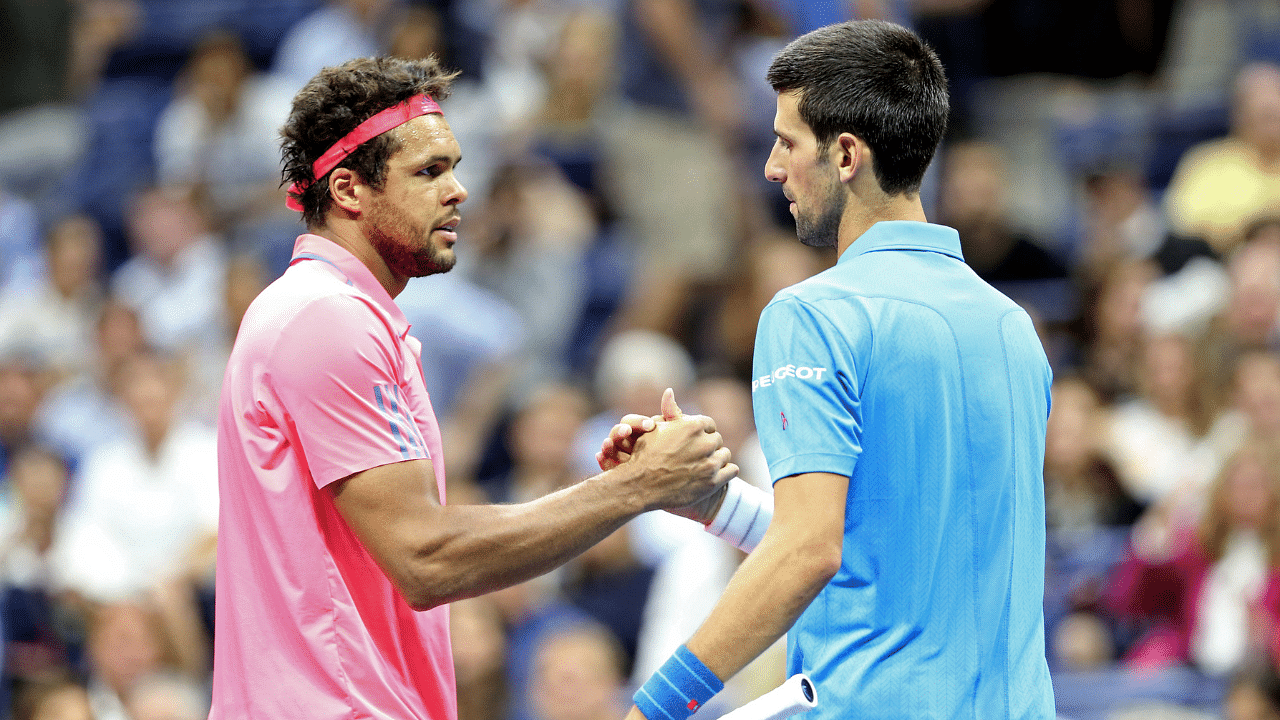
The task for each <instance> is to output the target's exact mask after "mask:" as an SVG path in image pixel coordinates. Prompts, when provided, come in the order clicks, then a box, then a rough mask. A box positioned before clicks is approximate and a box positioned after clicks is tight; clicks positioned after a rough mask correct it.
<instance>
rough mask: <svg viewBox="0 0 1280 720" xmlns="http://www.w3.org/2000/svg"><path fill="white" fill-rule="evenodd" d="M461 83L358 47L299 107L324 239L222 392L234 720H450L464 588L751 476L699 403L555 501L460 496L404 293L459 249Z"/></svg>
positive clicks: (221, 660)
mask: <svg viewBox="0 0 1280 720" xmlns="http://www.w3.org/2000/svg"><path fill="white" fill-rule="evenodd" d="M452 77H453V76H452V75H450V74H448V73H445V72H442V71H441V69H440V68H439V66H438V65H437V64H436V62H435V61H434V60H425V61H413V62H410V61H401V60H393V59H362V60H354V61H351V62H348V63H346V64H344V65H341V66H339V67H334V68H327V69H325V70H323V71H322V72H321V73H320V74H319V75H317V76H316V77H315V78H314V79H313V80H312V81H311V82H310V83H309V84H308V85H307V86H306V87H304V88H303V89H302V90H301V91H300V92H299V94H298V95H297V97H296V98H295V100H294V105H293V112H292V114H291V115H290V118H289V120H288V123H287V124H286V126H285V128H284V130H283V135H284V138H285V141H284V158H285V176H286V179H288V180H290V181H292V182H293V185H292V187H291V188H290V196H289V205H290V207H293V208H295V209H297V210H300V211H301V212H302V215H303V218H304V219H305V221H306V224H307V228H308V230H309V232H308V233H307V234H304V235H302V236H301V237H299V238H298V240H297V244H296V246H295V250H294V256H293V261H292V263H291V265H290V267H289V269H288V270H287V271H286V272H285V273H284V274H283V276H282V277H281V278H280V279H278V280H277V281H276V282H274V283H272V284H271V286H269V287H268V288H267V289H266V290H264V291H263V292H262V294H261V295H260V296H259V297H258V298H257V299H256V300H255V301H254V302H253V304H252V305H251V306H250V307H249V309H248V312H247V313H246V314H245V317H244V321H243V323H242V324H241V326H240V332H239V336H238V337H237V340H236V344H235V347H234V349H233V351H232V353H231V358H230V361H229V363H228V365H227V371H226V378H225V383H224V386H223V388H224V389H223V395H222V405H221V414H220V418H219V437H218V462H219V486H220V498H221V509H220V527H219V534H218V564H217V605H216V632H215V640H214V645H215V647H214V673H213V706H212V711H211V713H210V718H213V719H215V720H245V719H247V718H271V719H272V720H339V719H341V720H351V719H353V718H396V719H397V720H409V719H411V718H412V719H415V720H454V719H455V718H456V717H457V707H456V705H457V702H456V690H455V685H454V672H453V661H452V654H451V650H450V640H449V631H448V626H449V625H448V623H449V615H448V606H447V603H448V602H449V601H451V600H455V599H459V598H464V597H468V596H473V595H478V594H481V593H484V592H488V591H490V590H495V589H498V588H500V587H504V586H507V585H511V584H514V583H518V582H521V581H523V580H526V579H528V578H531V577H534V576H536V575H539V574H542V573H544V572H546V571H548V570H550V569H552V568H553V567H555V566H557V565H559V564H560V563H563V562H564V561H566V560H568V559H569V558H571V557H573V556H574V555H576V554H577V553H579V552H581V551H582V550H584V549H586V548H587V547H589V546H590V545H592V544H594V543H595V542H597V541H598V540H600V539H602V538H604V537H606V536H607V535H609V534H610V533H612V532H613V531H614V530H616V529H617V528H619V527H620V526H622V524H623V523H625V522H626V521H627V520H629V519H631V518H632V517H635V516H636V515H637V514H639V513H640V512H642V511H645V510H650V509H654V508H657V507H665V506H671V505H684V504H687V503H690V502H692V501H694V500H698V499H701V498H704V497H706V496H708V495H709V494H711V493H712V492H713V491H715V490H716V489H717V488H718V487H719V486H720V485H722V484H723V483H724V482H725V481H726V480H728V479H729V478H730V477H732V476H734V475H736V473H737V468H736V466H734V465H733V464H732V463H730V462H728V460H729V451H728V449H726V448H723V447H722V446H721V439H720V436H719V434H718V433H716V432H715V426H714V424H713V423H712V422H711V420H710V419H709V418H705V417H696V418H688V419H681V420H680V421H678V422H673V423H662V424H659V425H654V424H647V425H645V426H644V427H643V428H642V429H643V430H646V431H649V432H646V433H645V434H644V436H643V437H642V438H641V443H638V447H636V448H635V454H634V456H633V457H632V458H631V459H630V461H629V462H627V463H626V464H625V465H624V466H622V467H618V468H615V469H612V470H610V471H607V472H602V473H601V474H600V475H597V476H595V477H593V478H589V479H587V480H585V481H583V482H582V483H580V484H578V485H575V486H573V487H570V488H567V489H565V490H562V491H560V492H557V493H554V494H552V495H548V496H546V497H544V498H541V499H540V500H536V501H533V502H529V503H526V504H522V505H509V506H448V505H446V504H445V474H444V467H445V466H444V455H443V453H442V450H441V440H440V430H439V426H438V424H437V422H436V418H435V415H434V413H433V412H432V409H431V400H430V398H429V397H428V396H427V390H426V388H425V387H424V386H423V379H422V377H423V376H422V371H421V367H420V365H419V357H420V354H419V353H420V349H421V346H420V345H419V344H418V343H417V341H416V340H414V338H413V337H411V336H410V335H409V332H408V331H409V325H408V323H407V322H406V321H405V317H404V315H403V314H402V313H401V312H400V310H399V308H397V307H396V305H395V303H394V302H393V300H392V298H394V297H395V296H396V294H398V293H399V292H400V291H401V290H403V289H404V287H405V284H406V283H407V282H408V280H409V278H412V277H420V276H424V275H430V274H432V273H440V272H445V271H447V270H449V269H450V268H451V267H452V266H453V264H454V251H453V245H454V243H455V242H456V241H457V226H458V222H459V219H460V214H459V211H458V206H459V205H461V204H462V202H463V201H464V200H465V199H466V197H467V192H466V190H465V189H464V188H463V186H462V185H461V184H460V183H459V182H458V179H457V177H456V176H455V175H454V170H455V168H456V166H457V164H458V161H459V160H460V150H459V147H458V143H457V142H456V141H455V140H454V137H453V133H452V132H451V130H450V128H449V124H448V122H447V121H446V120H445V118H444V116H443V115H442V114H441V111H440V107H439V106H438V105H437V101H438V100H440V99H441V98H443V97H445V96H446V95H447V93H448V90H449V84H450V81H451V79H452ZM651 436H652V438H653V442H651V443H644V442H643V441H644V440H647V439H648V438H650V437H651ZM633 465H634V467H632V466H633Z"/></svg>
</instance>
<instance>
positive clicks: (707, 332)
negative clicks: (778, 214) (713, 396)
mask: <svg viewBox="0 0 1280 720" xmlns="http://www.w3.org/2000/svg"><path fill="white" fill-rule="evenodd" d="M835 261H836V256H835V253H833V252H831V251H830V249H829V248H811V247H808V246H807V245H802V244H800V243H798V242H796V241H795V237H794V235H792V234H790V233H783V232H781V231H779V230H777V229H770V230H768V231H766V232H763V233H761V234H760V235H759V236H758V237H757V238H756V239H755V241H754V242H752V243H751V245H750V247H749V248H748V249H747V251H746V257H745V259H744V262H743V263H742V264H741V266H740V267H739V269H738V271H737V272H736V273H735V274H734V275H732V276H730V277H729V278H728V280H727V281H726V286H725V287H724V288H723V289H722V291H721V293H720V294H719V295H718V296H717V297H716V300H715V305H714V306H713V309H710V310H709V311H708V312H706V313H705V314H703V317H702V318H701V320H702V322H701V323H695V333H694V340H693V349H694V352H695V357H697V358H698V359H699V360H700V361H702V362H706V363H710V364H719V365H723V366H725V367H728V368H732V372H733V374H734V375H735V376H736V377H741V378H746V377H750V376H751V360H752V353H753V351H754V349H755V336H756V321H757V320H759V319H760V311H761V310H763V309H764V306H765V305H768V304H769V301H770V300H772V299H773V296H774V295H776V294H778V291H780V290H782V289H783V288H785V287H790V286H791V285H794V284H796V283H798V282H800V281H801V280H804V279H805V278H808V277H812V276H814V275H817V274H818V273H819V272H821V271H823V270H825V269H827V268H829V267H831V266H832V265H833V264H834V263H835Z"/></svg>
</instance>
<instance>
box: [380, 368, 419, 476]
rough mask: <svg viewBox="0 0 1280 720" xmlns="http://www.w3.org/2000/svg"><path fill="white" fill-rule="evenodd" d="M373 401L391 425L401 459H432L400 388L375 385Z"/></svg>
mask: <svg viewBox="0 0 1280 720" xmlns="http://www.w3.org/2000/svg"><path fill="white" fill-rule="evenodd" d="M373 399H374V400H376V401H377V402H378V411H379V412H381V413H382V416H383V417H384V418H386V419H387V424H388V425H390V428H391V438H392V439H393V440H394V441H395V443H396V445H397V446H398V447H399V448H400V457H402V458H404V459H405V460H408V459H410V458H429V457H431V454H430V453H428V452H427V444H426V442H425V441H423V439H422V433H421V432H419V431H418V423H416V422H414V421H413V417H412V416H411V415H410V414H409V411H408V408H406V407H405V403H404V401H403V400H402V399H401V397H400V386H398V385H394V384H393V385H374V386H373Z"/></svg>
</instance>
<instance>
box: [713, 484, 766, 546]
mask: <svg viewBox="0 0 1280 720" xmlns="http://www.w3.org/2000/svg"><path fill="white" fill-rule="evenodd" d="M771 520H773V496H772V495H770V494H769V493H767V492H765V491H763V490H761V489H760V488H758V487H756V486H755V485H752V484H751V483H748V482H747V481H746V480H743V479H742V478H734V479H732V480H730V481H729V483H728V485H726V486H725V493H724V501H723V502H722V503H720V509H719V510H718V511H716V516H715V517H714V518H712V519H711V522H709V523H707V532H709V533H711V534H712V535H715V536H716V537H718V538H721V539H723V540H725V541H726V542H728V543H729V544H731V545H734V546H735V547H737V548H738V549H739V550H742V551H744V552H751V551H752V550H755V549H756V546H757V545H759V544H760V540H761V538H763V537H764V532H765V530H768V529H769V522H770V521H771Z"/></svg>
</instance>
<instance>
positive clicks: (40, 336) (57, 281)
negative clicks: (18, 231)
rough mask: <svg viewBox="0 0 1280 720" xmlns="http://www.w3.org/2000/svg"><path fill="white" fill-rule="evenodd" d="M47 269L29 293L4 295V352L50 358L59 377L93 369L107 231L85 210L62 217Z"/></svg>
mask: <svg viewBox="0 0 1280 720" xmlns="http://www.w3.org/2000/svg"><path fill="white" fill-rule="evenodd" d="M44 253H45V263H44V264H45V266H46V267H47V268H48V273H47V275H46V277H45V278H44V279H42V280H41V281H40V282H39V283H38V284H37V285H36V286H34V287H32V288H28V289H27V290H26V291H24V292H16V293H12V294H9V295H5V296H0V352H3V351H6V350H7V351H13V350H17V349H22V350H26V351H30V352H34V353H35V354H36V355H37V356H39V357H42V358H45V359H46V360H47V361H48V362H49V363H50V364H51V365H52V366H53V369H54V371H55V372H56V374H57V379H58V380H64V379H68V378H70V377H73V376H75V375H78V374H81V373H84V372H87V371H88V370H90V367H91V363H92V362H93V357H94V356H93V350H92V347H93V326H94V323H95V322H96V321H97V316H98V312H99V306H100V303H101V302H102V278H101V270H102V269H101V266H100V261H101V255H102V235H101V231H100V229H99V228H98V225H97V223H96V222H94V221H93V220H92V219H91V218H88V217H85V216H83V215H76V216H71V217H67V218H63V219H62V220H60V221H58V222H57V223H56V224H55V225H54V226H53V227H52V228H51V229H50V230H49V233H48V236H47V237H46V239H45V247H44Z"/></svg>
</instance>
